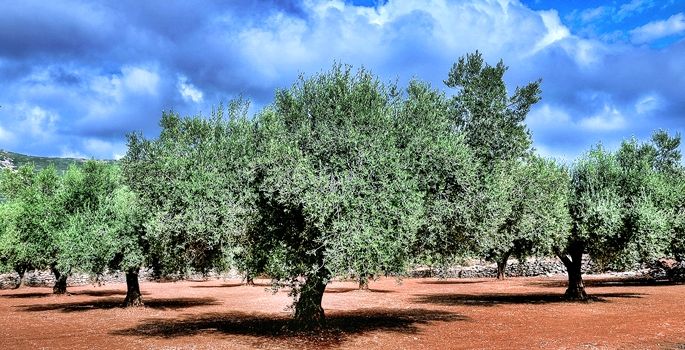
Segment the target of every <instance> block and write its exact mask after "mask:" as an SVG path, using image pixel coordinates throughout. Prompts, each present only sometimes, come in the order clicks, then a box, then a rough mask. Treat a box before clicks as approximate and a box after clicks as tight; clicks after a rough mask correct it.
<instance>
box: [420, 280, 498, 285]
mask: <svg viewBox="0 0 685 350" xmlns="http://www.w3.org/2000/svg"><path fill="white" fill-rule="evenodd" d="M494 281H497V280H496V279H492V280H487V281H470V280H458V279H445V280H432V281H419V283H421V284H475V283H485V282H494Z"/></svg>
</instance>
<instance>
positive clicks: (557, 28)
mask: <svg viewBox="0 0 685 350" xmlns="http://www.w3.org/2000/svg"><path fill="white" fill-rule="evenodd" d="M539 14H540V17H541V18H542V23H544V24H545V28H546V29H547V34H545V36H544V37H543V38H542V39H541V40H540V41H538V43H537V44H535V48H533V53H535V52H538V51H540V50H542V49H544V48H545V47H547V46H549V45H551V44H553V43H555V42H557V41H559V40H562V39H565V38H568V37H569V36H570V35H571V32H569V30H568V28H566V27H565V26H564V25H563V24H561V20H560V19H559V14H558V13H557V11H555V10H549V11H540V12H539Z"/></svg>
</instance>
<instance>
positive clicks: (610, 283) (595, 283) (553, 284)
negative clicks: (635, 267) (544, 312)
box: [530, 278, 685, 288]
mask: <svg viewBox="0 0 685 350" xmlns="http://www.w3.org/2000/svg"><path fill="white" fill-rule="evenodd" d="M583 283H584V284H585V287H592V288H601V287H654V286H677V285H683V284H685V282H674V281H669V280H654V279H652V278H602V279H583ZM530 285H535V286H540V287H549V288H564V287H566V286H567V285H568V282H567V281H535V282H531V283H530Z"/></svg>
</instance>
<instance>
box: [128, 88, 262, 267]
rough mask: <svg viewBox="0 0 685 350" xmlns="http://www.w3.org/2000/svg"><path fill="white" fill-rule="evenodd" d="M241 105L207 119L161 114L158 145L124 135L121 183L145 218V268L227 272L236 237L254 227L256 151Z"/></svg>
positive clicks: (250, 128)
mask: <svg viewBox="0 0 685 350" xmlns="http://www.w3.org/2000/svg"><path fill="white" fill-rule="evenodd" d="M247 107H248V105H247V102H245V101H242V100H237V101H233V102H231V103H230V104H229V106H228V108H227V109H224V108H223V107H219V108H218V109H217V110H215V111H213V112H212V115H211V116H210V117H209V118H203V117H201V116H196V117H190V118H182V117H181V116H179V115H178V114H176V113H173V112H169V113H164V114H163V116H162V119H161V122H160V126H161V129H162V130H161V133H160V135H159V137H158V138H157V139H146V138H144V137H143V136H142V135H140V134H131V135H129V140H128V152H127V154H126V156H125V157H124V158H123V159H122V161H121V164H122V170H123V177H124V183H125V184H126V185H127V186H129V187H130V188H131V190H133V191H134V192H135V193H136V195H137V198H138V200H139V203H140V205H141V206H142V208H143V210H144V211H145V212H146V213H147V215H149V218H148V219H147V220H146V224H145V229H146V237H147V238H146V239H147V242H148V243H149V262H150V265H151V267H152V268H154V270H155V273H157V274H160V275H168V274H180V275H184V274H186V273H188V272H189V271H190V270H193V271H198V272H202V273H205V272H207V271H208V270H209V269H212V268H217V269H222V268H226V267H227V265H228V263H229V262H230V259H231V258H232V257H233V256H234V255H236V247H237V243H236V242H237V239H238V236H239V234H240V233H241V232H243V231H245V230H247V227H248V224H249V223H250V222H253V221H254V219H252V218H251V217H252V215H254V213H255V210H254V209H253V207H254V206H255V200H254V198H253V197H254V195H253V193H254V191H253V190H252V186H251V183H250V182H251V179H252V168H253V166H252V165H251V163H252V162H253V159H254V151H255V147H254V146H253V145H252V143H253V140H252V138H253V134H254V131H253V125H252V122H251V121H249V120H248V119H247V118H246V113H247Z"/></svg>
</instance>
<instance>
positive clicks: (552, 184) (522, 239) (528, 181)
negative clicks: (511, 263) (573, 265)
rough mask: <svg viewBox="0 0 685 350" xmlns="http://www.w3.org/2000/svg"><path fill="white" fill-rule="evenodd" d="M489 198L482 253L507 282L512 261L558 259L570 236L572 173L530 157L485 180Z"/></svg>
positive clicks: (505, 165) (480, 243)
mask: <svg viewBox="0 0 685 350" xmlns="http://www.w3.org/2000/svg"><path fill="white" fill-rule="evenodd" d="M485 181H486V183H485V192H484V194H485V195H486V196H487V197H488V198H489V201H488V206H487V207H486V209H485V215H484V216H483V217H485V218H486V220H485V221H484V222H483V223H482V225H481V226H480V227H481V232H480V233H481V234H480V236H479V239H478V251H481V252H484V255H485V256H486V258H488V259H489V260H494V261H495V262H496V263H497V278H498V279H502V278H504V277H505V270H506V266H507V260H508V259H509V257H510V256H512V255H513V256H515V257H516V258H517V259H519V260H520V261H522V260H523V259H524V258H526V257H527V256H530V255H536V256H548V255H549V254H553V247H554V244H555V243H556V242H558V241H560V240H561V239H564V238H565V237H566V236H567V235H568V232H569V228H570V226H569V225H570V218H569V215H568V208H567V201H568V181H569V179H568V173H567V171H566V169H564V168H563V167H561V166H559V165H557V164H556V163H555V162H554V161H550V160H545V159H543V158H540V157H537V156H530V157H528V158H527V159H526V160H523V161H519V160H517V161H512V162H509V163H502V164H500V165H498V166H496V167H495V168H494V169H493V171H492V172H491V173H489V174H487V175H486V176H485Z"/></svg>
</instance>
